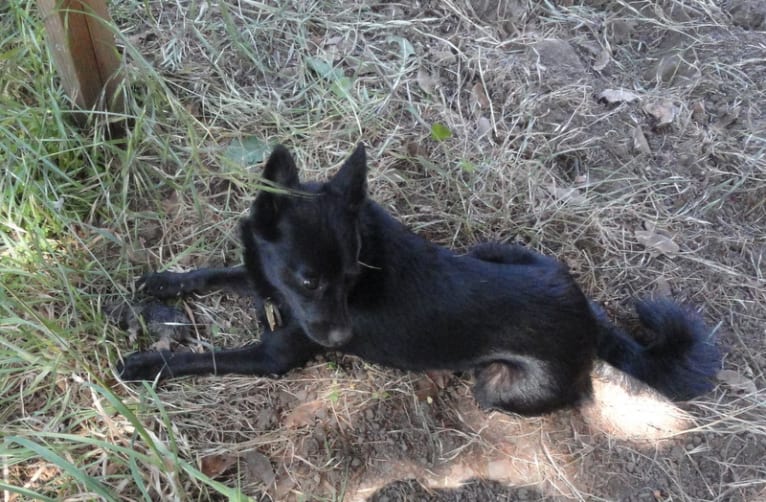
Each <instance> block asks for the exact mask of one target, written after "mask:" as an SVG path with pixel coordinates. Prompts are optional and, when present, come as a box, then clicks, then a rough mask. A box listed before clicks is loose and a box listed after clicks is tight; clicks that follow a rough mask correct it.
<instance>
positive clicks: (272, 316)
mask: <svg viewBox="0 0 766 502" xmlns="http://www.w3.org/2000/svg"><path fill="white" fill-rule="evenodd" d="M263 310H264V312H265V314H266V322H268V323H269V329H270V330H271V331H274V330H275V329H277V328H280V327H282V314H280V313H279V308H277V306H276V304H275V303H274V302H273V301H272V300H271V298H267V299H266V301H265V302H264V304H263Z"/></svg>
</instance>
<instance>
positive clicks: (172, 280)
mask: <svg viewBox="0 0 766 502" xmlns="http://www.w3.org/2000/svg"><path fill="white" fill-rule="evenodd" d="M198 283H199V281H198V280H195V279H194V277H192V276H191V274H190V273H188V272H152V273H149V274H145V275H144V276H143V277H141V278H140V279H139V280H138V286H139V287H140V288H141V289H142V290H143V291H144V292H145V293H146V294H147V295H150V296H153V297H155V298H159V299H166V298H175V297H177V296H182V295H186V294H189V293H192V292H194V291H196V290H197V289H199V287H200V285H199V284H198Z"/></svg>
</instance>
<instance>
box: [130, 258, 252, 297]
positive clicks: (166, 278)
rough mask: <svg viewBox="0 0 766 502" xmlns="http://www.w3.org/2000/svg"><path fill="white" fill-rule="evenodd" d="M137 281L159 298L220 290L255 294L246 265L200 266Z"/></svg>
mask: <svg viewBox="0 0 766 502" xmlns="http://www.w3.org/2000/svg"><path fill="white" fill-rule="evenodd" d="M138 284H139V287H141V288H142V289H143V291H144V292H145V293H146V294H148V295H151V296H153V297H155V298H160V299H164V298H175V297H177V296H185V295H189V294H192V293H206V292H210V291H218V290H220V291H230V292H233V293H237V294H240V295H243V296H244V295H253V294H255V290H254V289H253V286H252V284H251V283H250V279H249V278H248V274H247V270H246V269H245V267H244V266H239V267H230V268H200V269H197V270H192V271H190V272H153V273H149V274H146V275H144V276H143V277H141V279H139V281H138Z"/></svg>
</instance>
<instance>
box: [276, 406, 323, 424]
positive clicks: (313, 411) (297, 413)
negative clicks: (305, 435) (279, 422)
mask: <svg viewBox="0 0 766 502" xmlns="http://www.w3.org/2000/svg"><path fill="white" fill-rule="evenodd" d="M326 413H327V411H326V410H325V403H324V401H323V400H321V399H315V400H314V401H309V402H307V403H303V404H301V405H298V406H296V407H295V408H294V409H293V411H291V412H290V414H289V415H287V417H285V420H284V425H285V427H288V428H296V427H304V426H306V425H311V424H313V423H314V419H315V418H324V417H325V415H326Z"/></svg>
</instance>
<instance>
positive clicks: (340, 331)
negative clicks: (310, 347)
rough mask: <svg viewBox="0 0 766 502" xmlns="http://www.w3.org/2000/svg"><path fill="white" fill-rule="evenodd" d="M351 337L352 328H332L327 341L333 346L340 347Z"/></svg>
mask: <svg viewBox="0 0 766 502" xmlns="http://www.w3.org/2000/svg"><path fill="white" fill-rule="evenodd" d="M350 339H351V328H332V329H331V330H330V331H329V333H328V334H327V341H328V342H329V343H330V346H332V347H339V346H341V345H343V344H344V343H346V342H348V341H349V340H350Z"/></svg>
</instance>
